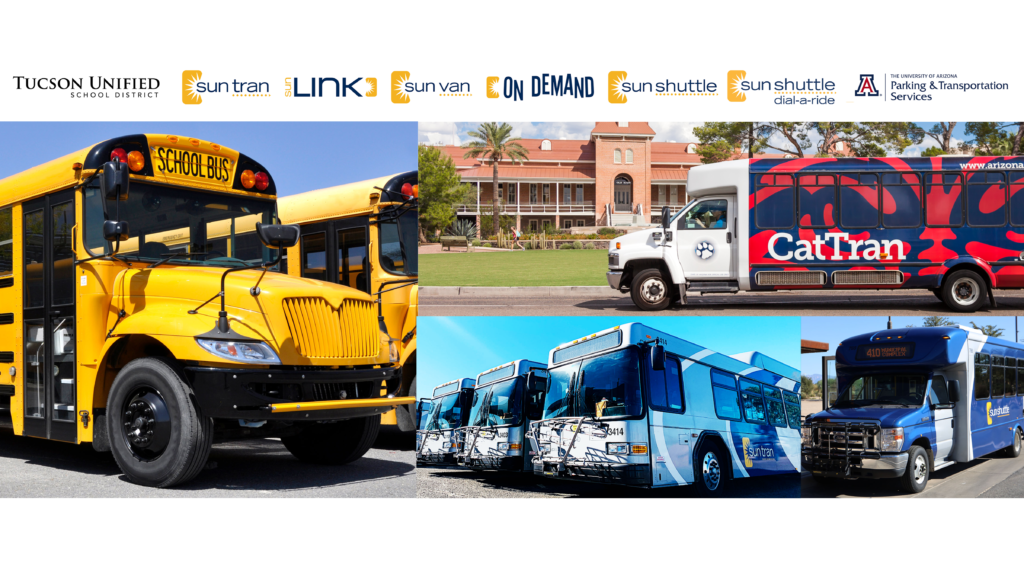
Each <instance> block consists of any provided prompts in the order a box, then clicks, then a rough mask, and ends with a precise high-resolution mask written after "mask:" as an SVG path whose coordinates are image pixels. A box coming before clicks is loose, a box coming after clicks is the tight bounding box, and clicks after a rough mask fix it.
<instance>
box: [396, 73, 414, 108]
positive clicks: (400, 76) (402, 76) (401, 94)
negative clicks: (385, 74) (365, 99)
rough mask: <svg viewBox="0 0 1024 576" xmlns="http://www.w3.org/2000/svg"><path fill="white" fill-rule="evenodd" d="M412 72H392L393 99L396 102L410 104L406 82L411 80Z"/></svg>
mask: <svg viewBox="0 0 1024 576" xmlns="http://www.w3.org/2000/svg"><path fill="white" fill-rule="evenodd" d="M410 76H411V74H409V73H408V72H404V71H400V70H396V71H394V72H392V73H391V101H392V102H393V103H395V104H408V103H409V93H408V92H406V91H405V84H406V82H408V81H409V77H410Z"/></svg>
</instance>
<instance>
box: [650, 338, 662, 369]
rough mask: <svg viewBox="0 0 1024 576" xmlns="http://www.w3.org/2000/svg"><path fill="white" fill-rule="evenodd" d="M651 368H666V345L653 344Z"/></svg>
mask: <svg viewBox="0 0 1024 576" xmlns="http://www.w3.org/2000/svg"><path fill="white" fill-rule="evenodd" d="M651 368H652V369H654V370H658V371H661V370H664V369H665V347H664V346H662V345H661V344H657V345H654V346H651Z"/></svg>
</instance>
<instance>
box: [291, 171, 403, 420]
mask: <svg viewBox="0 0 1024 576" xmlns="http://www.w3.org/2000/svg"><path fill="white" fill-rule="evenodd" d="M417 178H418V172H416V171H413V172H406V173H403V174H395V175H393V176H386V177H383V178H375V179H372V180H366V181H364V182H356V183H354V184H345V185H343V186H334V187H332V188H324V189H323V190H314V191H312V192H305V193H303V194H296V195H294V196H284V197H282V198H280V199H279V200H278V211H279V212H280V216H281V221H282V222H283V223H285V224H295V225H298V226H299V227H300V229H301V233H300V240H299V243H298V244H297V245H296V246H294V247H292V248H289V249H288V257H287V262H288V263H289V264H288V274H289V275H291V276H295V277H302V278H311V279H315V280H321V281H327V282H336V283H338V284H341V285H343V286H348V287H350V288H354V289H356V290H359V291H360V292H363V293H365V294H370V295H371V296H372V297H375V298H377V297H379V302H378V307H379V308H378V311H379V314H380V322H381V328H382V329H386V330H387V332H388V333H389V334H390V335H391V337H392V339H393V340H394V341H395V343H396V345H397V346H398V348H399V354H400V362H401V365H402V380H403V382H402V384H403V386H404V387H405V388H407V389H409V390H410V392H409V393H410V395H412V396H415V395H416V314H417V303H418V293H419V292H418V289H417V285H416V283H417V281H418V278H419V270H418V267H417V249H418V248H417V246H418V243H417V217H418V216H417V214H418V213H417V210H418V208H419V199H418V197H419V190H418V188H419V187H418V180H417ZM382 422H383V423H384V424H397V425H398V428H399V429H400V430H402V431H404V432H413V431H415V430H416V414H415V406H413V405H412V404H409V405H403V406H399V407H398V408H397V409H396V410H395V411H393V412H389V413H387V414H384V416H382Z"/></svg>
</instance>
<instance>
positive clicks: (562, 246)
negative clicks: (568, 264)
mask: <svg viewBox="0 0 1024 576" xmlns="http://www.w3.org/2000/svg"><path fill="white" fill-rule="evenodd" d="M573 248H575V246H573V245H572V244H570V243H568V242H566V243H565V244H562V245H561V246H559V247H558V249H559V250H572V249H573Z"/></svg>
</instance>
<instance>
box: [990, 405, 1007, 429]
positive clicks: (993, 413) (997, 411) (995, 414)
mask: <svg viewBox="0 0 1024 576" xmlns="http://www.w3.org/2000/svg"><path fill="white" fill-rule="evenodd" d="M985 412H986V413H987V414H988V423H989V424H992V419H993V418H999V417H1001V416H1009V415H1010V407H1009V406H1000V407H998V408H993V407H992V403H991V402H988V403H987V404H986V405H985Z"/></svg>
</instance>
